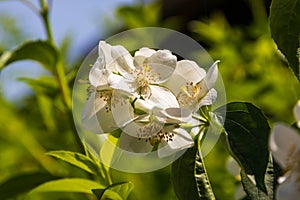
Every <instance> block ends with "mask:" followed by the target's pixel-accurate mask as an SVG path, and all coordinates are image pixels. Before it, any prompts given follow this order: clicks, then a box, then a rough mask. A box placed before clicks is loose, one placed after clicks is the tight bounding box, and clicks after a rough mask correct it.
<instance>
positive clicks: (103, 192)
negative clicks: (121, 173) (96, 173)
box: [93, 182, 133, 200]
mask: <svg viewBox="0 0 300 200" xmlns="http://www.w3.org/2000/svg"><path fill="white" fill-rule="evenodd" d="M132 189H133V184H132V183H130V182H122V183H115V184H112V185H110V186H108V187H107V188H105V189H93V193H94V194H95V195H96V196H97V197H98V199H99V200H100V199H114V200H126V199H127V198H128V196H129V194H130V192H131V191H132Z"/></svg>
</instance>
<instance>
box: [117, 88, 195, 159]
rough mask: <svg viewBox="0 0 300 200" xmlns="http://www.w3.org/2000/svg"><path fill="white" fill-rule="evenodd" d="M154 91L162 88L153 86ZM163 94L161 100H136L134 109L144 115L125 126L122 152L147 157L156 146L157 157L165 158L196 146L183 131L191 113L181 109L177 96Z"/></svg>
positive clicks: (155, 97)
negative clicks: (183, 123)
mask: <svg viewBox="0 0 300 200" xmlns="http://www.w3.org/2000/svg"><path fill="white" fill-rule="evenodd" d="M152 89H153V90H154V91H156V90H157V89H161V87H159V86H153V88H152ZM164 90H165V91H164V92H162V93H161V94H160V95H158V96H155V95H151V96H150V97H149V99H146V100H142V99H138V100H136V102H135V109H138V110H140V111H143V112H144V113H145V114H144V115H140V116H138V117H136V118H132V120H130V121H129V122H128V123H126V124H125V126H124V127H123V132H122V134H121V137H120V148H122V149H123V150H126V151H128V152H134V153H148V152H150V151H151V150H152V149H153V147H154V146H156V145H157V150H158V156H159V157H166V156H169V155H172V154H173V153H175V152H177V151H179V150H182V149H185V148H189V147H191V146H193V144H194V142H193V139H192V137H191V136H190V134H189V133H188V132H187V131H186V130H184V129H183V128H181V127H180V123H182V122H188V121H190V120H191V113H190V112H189V111H188V110H185V109H182V108H179V105H178V102H177V101H176V98H175V96H174V95H173V94H172V93H171V92H170V91H168V90H166V89H164ZM154 94H159V93H157V92H155V93H154ZM157 101H159V102H160V104H157ZM113 110H114V109H113ZM123 111H125V110H123ZM127 112H128V111H127ZM128 113H130V112H128ZM131 116H132V114H131Z"/></svg>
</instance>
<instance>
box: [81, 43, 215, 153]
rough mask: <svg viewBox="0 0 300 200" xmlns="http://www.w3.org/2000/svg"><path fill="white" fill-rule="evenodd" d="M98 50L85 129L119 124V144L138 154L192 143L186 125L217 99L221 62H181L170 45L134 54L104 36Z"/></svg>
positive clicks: (173, 149)
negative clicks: (207, 64)
mask: <svg viewBox="0 0 300 200" xmlns="http://www.w3.org/2000/svg"><path fill="white" fill-rule="evenodd" d="M98 53H99V57H98V59H97V61H96V62H95V63H94V65H93V66H92V68H91V70H90V72H89V78H88V79H89V87H88V89H87V91H88V100H87V102H86V104H85V107H84V109H83V112H82V126H83V128H84V129H87V130H90V131H92V132H94V133H99V134H101V133H110V132H112V131H114V130H117V129H120V130H122V132H121V135H120V140H119V147H120V148H122V149H123V150H126V151H129V152H136V153H148V152H150V151H152V150H153V149H155V148H157V150H158V154H159V156H160V157H165V156H169V155H171V154H173V153H174V152H176V151H178V150H181V149H185V148H189V147H191V146H192V145H193V139H192V137H191V136H190V134H189V132H188V131H187V130H186V129H184V128H183V127H182V126H181V125H182V124H184V123H190V122H191V121H193V118H192V114H193V113H194V112H195V111H197V110H198V109H199V108H200V107H201V106H203V105H211V104H212V103H213V102H214V101H215V100H216V98H217V92H216V90H215V89H213V86H214V84H215V82H216V79H217V76H218V68H217V63H218V62H215V63H214V64H213V65H212V67H211V68H210V69H209V70H208V72H207V73H206V72H205V70H204V69H202V68H200V67H199V66H198V65H197V64H196V63H195V62H193V61H190V60H181V61H177V57H176V56H175V55H173V54H172V53H171V52H170V51H168V50H157V51H156V50H153V49H149V48H145V47H144V48H141V49H139V50H138V51H136V52H135V53H134V56H132V55H131V54H130V53H129V52H128V51H127V50H126V49H125V48H124V47H123V46H120V45H117V46H112V45H109V44H107V43H106V42H104V41H100V43H99V46H98Z"/></svg>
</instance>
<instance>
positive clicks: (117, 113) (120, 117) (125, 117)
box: [111, 90, 134, 128]
mask: <svg viewBox="0 0 300 200" xmlns="http://www.w3.org/2000/svg"><path fill="white" fill-rule="evenodd" d="M111 104H112V106H111V111H112V114H113V116H114V120H115V122H116V124H117V125H118V127H120V128H122V127H123V126H124V124H125V123H127V122H128V121H131V120H132V119H133V118H134V113H133V108H132V106H131V104H130V102H129V97H128V96H127V95H126V93H123V92H122V91H120V90H114V91H113V93H112V99H111Z"/></svg>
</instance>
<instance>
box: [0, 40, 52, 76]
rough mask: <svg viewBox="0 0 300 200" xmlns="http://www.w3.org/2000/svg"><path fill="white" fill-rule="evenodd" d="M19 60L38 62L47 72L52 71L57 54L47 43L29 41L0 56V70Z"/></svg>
mask: <svg viewBox="0 0 300 200" xmlns="http://www.w3.org/2000/svg"><path fill="white" fill-rule="evenodd" d="M21 60H33V61H36V62H39V63H40V64H41V65H42V66H43V67H45V68H46V69H47V70H49V71H52V72H53V71H54V69H55V67H56V63H57V61H58V53H57V50H56V49H55V47H54V46H53V45H51V44H50V43H49V42H47V41H41V40H38V41H30V42H26V43H24V44H22V45H21V46H19V47H17V48H16V49H15V50H13V51H6V52H4V53H3V54H2V55H1V56H0V69H2V68H3V67H5V66H7V65H9V64H11V63H13V62H16V61H21Z"/></svg>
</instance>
